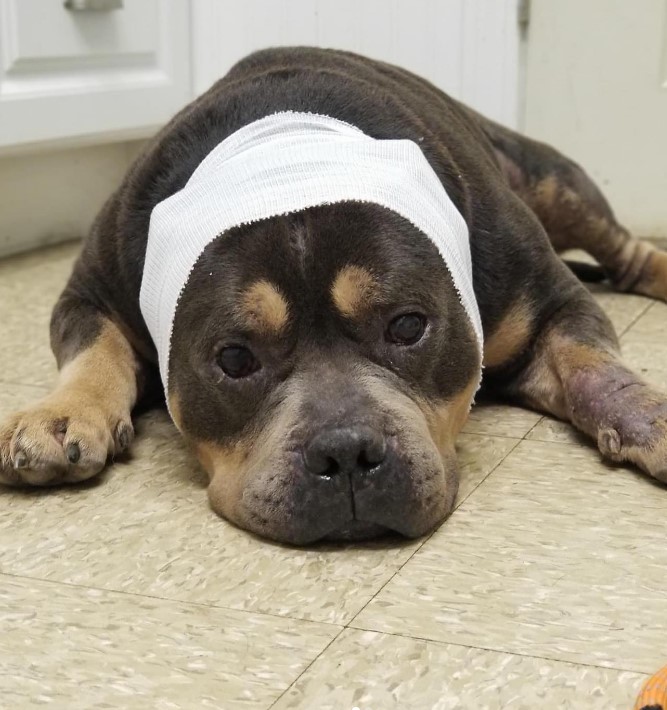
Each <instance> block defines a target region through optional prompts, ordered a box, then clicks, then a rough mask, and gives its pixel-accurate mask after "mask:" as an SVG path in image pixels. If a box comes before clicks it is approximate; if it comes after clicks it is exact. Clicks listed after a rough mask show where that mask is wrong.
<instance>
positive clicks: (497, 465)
mask: <svg viewBox="0 0 667 710" xmlns="http://www.w3.org/2000/svg"><path fill="white" fill-rule="evenodd" d="M515 441H516V444H515V445H514V446H513V447H512V448H511V449H510V450H509V451H508V452H507V453H506V454H505V455H504V456H503V457H502V458H501V459H500V461H498V463H497V464H496V465H495V466H494V467H493V468H492V469H491V470H490V471H489V472H488V473H487V474H486V476H484V478H483V479H482V480H481V481H480V482H479V483H478V484H477V485H476V486H475V487H474V488H473V489H472V490H471V491H470V492H469V493H468V495H466V496H465V498H463V499H462V500H461V501H459V502H458V503H457V504H456V505H455V506H454V510H452V513H451V514H452V515H453V514H454V513H455V512H456V511H457V510H458V509H459V508H460V507H461V506H462V505H463V504H464V503H465V502H466V501H467V500H468V499H469V498H470V496H471V495H472V494H473V493H474V492H475V491H476V490H477V489H478V488H479V487H480V486H481V485H482V484H483V483H484V481H486V480H487V479H488V478H489V476H490V475H491V474H492V473H494V471H496V470H497V469H498V467H499V466H500V465H501V464H502V463H503V462H504V461H505V460H506V459H507V457H508V456H509V455H510V454H511V453H512V452H513V451H515V450H516V447H517V446H518V445H519V444H520V443H521V439H515ZM439 528H440V526H438V528H436V529H435V530H434V531H433V532H432V533H431V534H430V535H429V536H428V537H427V538H426V539H425V540H424V541H423V542H422V543H421V544H420V545H419V547H417V549H416V550H415V551H414V552H413V553H412V554H411V555H410V556H409V557H408V558H407V560H405V562H403V564H402V565H400V566H399V567H398V568H397V569H396V570H395V571H394V573H393V574H392V575H391V576H390V577H389V578H388V579H387V580H386V581H385V583H384V584H383V585H382V586H381V587H380V588H379V589H378V590H377V591H376V592H375V594H373V596H372V597H371V598H370V599H369V600H368V601H367V602H366V603H365V604H364V605H363V606H362V607H361V609H359V611H357V613H356V614H355V615H354V616H353V617H352V618H351V619H350V620H349V621H347V622H346V623H345V628H346V629H348V628H355V627H353V626H350V624H352V623H354V620H355V619H356V618H357V617H358V616H359V614H361V612H363V611H364V609H366V607H367V606H368V605H369V604H370V603H371V602H372V601H373V600H374V599H375V598H376V597H377V596H378V594H380V593H381V592H382V590H383V589H384V588H385V587H386V586H387V585H388V584H389V583H390V582H391V581H392V580H393V579H394V578H395V577H396V576H397V575H398V574H399V573H400V572H401V570H402V569H403V568H404V567H405V565H407V564H408V562H410V560H411V559H412V558H413V557H414V556H415V555H416V554H417V553H418V552H419V551H420V550H421V549H422V547H424V545H425V544H426V543H427V542H428V541H429V540H430V539H431V538H432V537H433V536H434V535H435V534H436V532H437V531H438V529H439Z"/></svg>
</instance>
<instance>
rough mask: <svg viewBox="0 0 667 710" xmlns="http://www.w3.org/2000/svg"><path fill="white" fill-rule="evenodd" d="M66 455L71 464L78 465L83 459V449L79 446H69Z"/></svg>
mask: <svg viewBox="0 0 667 710" xmlns="http://www.w3.org/2000/svg"><path fill="white" fill-rule="evenodd" d="M66 453H67V459H68V461H69V462H70V463H76V462H77V461H78V460H79V459H80V458H81V449H80V448H79V445H78V444H69V445H68V447H67V452H66Z"/></svg>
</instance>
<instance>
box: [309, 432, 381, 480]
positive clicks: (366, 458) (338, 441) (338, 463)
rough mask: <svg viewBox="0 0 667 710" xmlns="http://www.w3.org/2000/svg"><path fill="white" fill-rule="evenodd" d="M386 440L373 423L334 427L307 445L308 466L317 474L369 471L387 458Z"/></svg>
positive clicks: (320, 433) (329, 474)
mask: <svg viewBox="0 0 667 710" xmlns="http://www.w3.org/2000/svg"><path fill="white" fill-rule="evenodd" d="M386 452H387V442H386V440H385V438H384V436H383V435H382V434H381V433H380V432H379V431H377V430H375V429H373V428H372V427H370V426H350V427H332V428H327V429H323V430H322V431H320V432H319V433H317V434H316V435H315V436H314V437H313V438H312V439H311V440H310V441H309V442H308V444H307V445H306V446H305V447H304V450H303V458H304V462H305V464H306V469H307V470H308V471H309V472H310V473H314V474H316V475H317V476H335V475H337V474H339V473H346V474H351V473H353V472H355V471H369V470H370V469H372V468H375V466H377V465H379V464H381V463H382V461H384V457H385V454H386Z"/></svg>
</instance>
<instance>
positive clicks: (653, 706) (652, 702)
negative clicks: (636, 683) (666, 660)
mask: <svg viewBox="0 0 667 710" xmlns="http://www.w3.org/2000/svg"><path fill="white" fill-rule="evenodd" d="M635 710H667V666H665V667H664V668H661V669H660V670H659V671H658V672H657V673H656V674H655V675H654V676H651V677H650V678H649V679H648V680H647V681H646V683H644V687H643V688H642V692H641V693H640V694H639V697H638V698H637V702H636V704H635Z"/></svg>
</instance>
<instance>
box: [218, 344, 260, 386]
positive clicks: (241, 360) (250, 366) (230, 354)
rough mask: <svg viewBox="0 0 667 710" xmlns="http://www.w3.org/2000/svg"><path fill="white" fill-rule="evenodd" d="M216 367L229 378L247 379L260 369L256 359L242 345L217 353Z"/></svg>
mask: <svg viewBox="0 0 667 710" xmlns="http://www.w3.org/2000/svg"><path fill="white" fill-rule="evenodd" d="M218 365H219V366H220V368H221V369H222V371H223V372H224V373H225V374H226V375H228V376H229V377H233V378H234V379H238V378H239V377H248V376H249V375H252V373H253V372H257V370H259V368H260V367H261V366H260V364H259V361H258V360H257V358H256V357H255V356H254V355H253V354H252V352H251V351H250V350H248V348H244V347H243V346H242V345H230V346H229V347H227V348H223V349H222V350H221V351H220V352H219V353H218Z"/></svg>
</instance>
